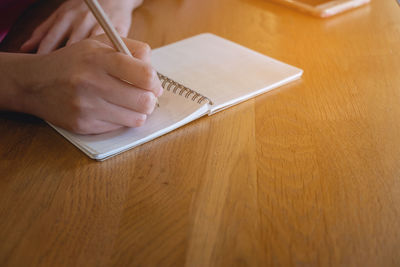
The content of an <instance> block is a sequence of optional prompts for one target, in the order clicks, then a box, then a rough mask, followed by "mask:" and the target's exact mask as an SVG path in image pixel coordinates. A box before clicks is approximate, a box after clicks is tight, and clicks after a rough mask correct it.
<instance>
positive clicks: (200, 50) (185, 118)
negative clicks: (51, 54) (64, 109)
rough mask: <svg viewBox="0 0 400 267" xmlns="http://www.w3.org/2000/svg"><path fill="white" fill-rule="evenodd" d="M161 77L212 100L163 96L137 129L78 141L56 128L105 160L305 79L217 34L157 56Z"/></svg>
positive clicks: (82, 137)
mask: <svg viewBox="0 0 400 267" xmlns="http://www.w3.org/2000/svg"><path fill="white" fill-rule="evenodd" d="M152 64H153V67H154V68H155V69H156V70H157V71H158V72H159V73H161V74H163V75H165V76H167V77H169V78H170V79H172V80H174V81H176V82H178V83H180V84H183V85H184V86H186V87H188V88H190V89H192V90H194V91H196V92H198V93H200V94H202V95H204V96H206V97H208V98H209V99H210V100H211V101H212V102H213V104H212V105H210V104H208V103H202V104H198V103H196V102H193V101H191V100H190V99H187V98H185V97H183V96H180V95H177V94H174V93H173V92H170V91H167V90H164V94H163V95H162V96H161V97H160V99H159V102H160V108H157V109H156V110H155V111H154V112H153V114H152V115H150V116H149V118H148V120H147V121H146V123H145V125H144V126H142V127H139V128H124V129H120V130H117V131H114V132H110V133H106V134H100V135H77V134H72V133H70V132H68V131H65V130H63V129H61V128H58V127H55V126H53V125H52V127H54V128H55V129H56V130H57V131H58V132H59V133H60V134H62V135H63V136H64V137H65V138H67V139H68V140H69V141H70V142H72V143H73V144H74V145H76V146H77V147H78V148H79V149H81V150H82V151H83V152H84V153H85V154H87V155H88V156H89V157H91V158H93V159H96V160H104V159H106V158H108V157H111V156H114V155H116V154H119V153H121V152H123V151H126V150H128V149H131V148H133V147H136V146H138V145H140V144H143V143H145V142H148V141H150V140H152V139H154V138H157V137H159V136H161V135H163V134H166V133H168V132H170V131H172V130H174V129H176V128H178V127H181V126H183V125H184V124H186V123H189V122H190V121H193V120H195V119H197V118H199V117H201V116H203V115H206V114H208V115H211V114H214V113H216V112H218V111H220V110H222V109H225V108H228V107H230V106H232V105H235V104H237V103H240V102H242V101H245V100H247V99H249V98H252V97H254V96H256V95H259V94H261V93H265V92H267V91H269V90H271V89H273V88H276V87H278V86H280V85H283V84H286V83H288V82H290V81H293V80H295V79H298V78H299V77H301V75H302V73H303V71H302V70H301V69H298V68H296V67H293V66H290V65H287V64H285V63H282V62H280V61H277V60H275V59H272V58H270V57H267V56H265V55H263V54H260V53H258V52H255V51H253V50H250V49H248V48H245V47H243V46H240V45H238V44H236V43H234V42H231V41H228V40H226V39H223V38H221V37H218V36H216V35H213V34H209V33H205V34H200V35H197V36H194V37H191V38H188V39H184V40H182V41H179V42H176V43H173V44H170V45H167V46H164V47H161V48H158V49H155V50H153V54H152Z"/></svg>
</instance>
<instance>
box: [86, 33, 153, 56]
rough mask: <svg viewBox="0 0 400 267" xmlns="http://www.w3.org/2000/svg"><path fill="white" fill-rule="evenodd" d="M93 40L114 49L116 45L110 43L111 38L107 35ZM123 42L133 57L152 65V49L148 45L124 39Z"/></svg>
mask: <svg viewBox="0 0 400 267" xmlns="http://www.w3.org/2000/svg"><path fill="white" fill-rule="evenodd" d="M93 39H95V40H97V41H100V42H102V43H105V44H107V45H109V46H110V47H112V48H114V45H113V43H112V42H111V41H110V38H108V37H107V35H105V34H102V35H99V36H96V37H93ZM122 41H123V42H124V43H125V45H126V46H127V47H128V49H129V51H130V52H131V53H132V56H133V57H135V58H138V59H140V60H143V61H145V62H148V63H150V61H151V47H150V46H149V45H148V44H146V43H143V42H140V41H136V40H132V39H128V38H122Z"/></svg>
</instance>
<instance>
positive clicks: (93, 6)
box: [85, 0, 160, 107]
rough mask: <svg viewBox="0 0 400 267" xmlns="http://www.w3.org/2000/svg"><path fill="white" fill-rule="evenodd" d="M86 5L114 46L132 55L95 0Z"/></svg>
mask: <svg viewBox="0 0 400 267" xmlns="http://www.w3.org/2000/svg"><path fill="white" fill-rule="evenodd" d="M85 3H86V5H87V6H88V7H89V9H90V11H91V12H92V13H93V15H94V16H95V18H96V20H97V22H98V23H99V24H100V26H101V27H102V28H103V30H104V32H105V33H106V35H107V36H108V38H109V39H110V40H111V42H112V43H113V45H114V46H115V48H116V49H117V50H118V51H119V52H121V53H124V54H126V55H128V56H130V57H133V56H132V54H131V52H130V51H129V49H128V47H126V45H125V43H124V41H122V39H121V37H120V36H119V34H118V32H117V31H116V30H115V28H114V26H113V25H112V24H111V21H110V19H109V18H108V16H107V14H106V13H105V12H104V10H103V8H102V7H101V6H100V4H99V2H97V0H85ZM156 106H157V107H159V106H160V105H159V103H158V100H157V103H156Z"/></svg>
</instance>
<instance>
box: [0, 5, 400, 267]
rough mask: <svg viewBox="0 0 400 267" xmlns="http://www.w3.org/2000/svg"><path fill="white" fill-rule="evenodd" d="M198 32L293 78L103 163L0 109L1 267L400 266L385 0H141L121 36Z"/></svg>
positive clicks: (167, 37)
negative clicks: (350, 2) (332, 8)
mask: <svg viewBox="0 0 400 267" xmlns="http://www.w3.org/2000/svg"><path fill="white" fill-rule="evenodd" d="M58 2H60V1H58ZM53 5H54V4H53ZM43 6H45V5H41V6H40V4H38V5H37V6H36V7H34V8H32V9H31V10H30V11H29V12H28V13H27V14H26V15H25V16H24V17H25V20H24V19H22V22H19V24H17V26H16V27H17V28H18V27H19V28H20V29H22V28H24V29H26V30H25V32H26V34H25V35H24V37H21V35H20V33H18V34H11V36H9V38H8V40H7V42H6V44H5V45H4V46H5V47H7V46H8V49H11V48H12V47H16V45H17V44H19V43H21V42H22V41H23V39H24V38H26V37H27V36H28V35H29V34H30V31H31V30H32V29H33V28H34V25H32V24H26V20H27V19H26V18H38V17H39V20H42V19H43V18H44V15H43V14H45V13H46V12H47V13H48V12H50V11H51V10H50V11H49V9H47V10H45V9H43ZM44 10H45V11H44ZM47 13H46V14H47ZM37 20H38V19H37ZM26 26H28V28H26ZM202 32H212V33H215V34H218V35H220V36H222V37H225V38H228V39H231V40H233V41H235V42H237V43H240V44H242V45H245V46H247V47H250V48H252V49H254V50H256V51H259V52H261V53H264V54H266V55H269V56H271V57H274V58H277V59H279V60H282V61H284V62H287V63H289V64H292V65H295V66H298V67H301V68H302V69H304V71H305V72H304V76H303V78H302V80H300V81H298V82H295V83H292V84H290V85H287V86H284V87H281V88H279V89H276V90H274V91H272V92H270V93H267V94H265V95H262V96H260V97H257V98H256V99H253V100H250V101H247V102H245V103H243V104H240V105H238V106H236V107H233V108H230V109H228V110H226V111H224V112H221V113H219V114H217V115H214V116H212V117H207V118H202V119H200V120H198V121H196V122H193V123H191V124H189V125H187V126H185V127H183V128H181V129H178V130H176V131H174V132H172V133H170V134H168V135H166V136H164V137H161V138H159V139H157V140H154V141H152V142H150V143H147V144H145V145H142V146H140V147H138V148H135V149H133V150H131V151H128V152H126V153H124V154H122V155H120V156H117V157H115V158H112V159H109V160H107V161H105V162H101V163H99V162H95V161H92V160H90V159H88V158H87V157H86V156H85V155H84V154H83V153H81V152H80V151H79V150H77V149H76V148H75V147H74V146H72V145H71V144H69V143H68V142H67V141H66V140H65V139H64V138H62V137H61V136H60V135H58V134H57V133H56V132H55V131H54V130H52V129H51V128H50V127H49V126H47V125H46V124H45V123H44V122H42V121H40V120H38V119H35V118H32V117H29V116H28V117H27V116H20V115H15V114H10V113H2V114H1V116H0V140H1V141H0V153H1V159H0V241H1V242H0V266H269V265H271V266H399V264H400V105H399V103H400V52H399V51H400V8H399V7H398V6H397V4H396V2H395V0H390V1H389V0H385V1H383V0H372V3H371V4H370V5H368V6H365V7H362V8H359V9H357V10H354V11H352V12H349V13H346V14H343V15H340V16H337V17H334V18H331V19H325V20H323V19H318V18H314V17H310V16H308V15H303V14H301V13H298V12H296V11H292V10H290V9H287V8H285V7H281V6H278V5H276V4H271V3H269V2H268V1H265V0H201V1H196V0H185V1H183V0H146V1H145V3H144V5H143V6H142V7H141V8H140V9H138V10H137V11H135V12H134V15H133V27H132V29H131V32H130V37H132V38H136V39H139V40H142V41H146V42H148V43H149V44H150V45H151V46H152V47H159V46H162V45H165V44H168V43H171V42H174V41H177V40H180V39H183V38H186V37H189V36H192V35H195V34H198V33H202ZM12 44H14V45H15V46H14V45H12ZM11 50H12V49H11Z"/></svg>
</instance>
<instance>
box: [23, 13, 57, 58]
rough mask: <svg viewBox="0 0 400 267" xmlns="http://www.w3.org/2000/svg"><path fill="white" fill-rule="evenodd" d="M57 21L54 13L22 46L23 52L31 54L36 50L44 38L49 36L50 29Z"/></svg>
mask: <svg viewBox="0 0 400 267" xmlns="http://www.w3.org/2000/svg"><path fill="white" fill-rule="evenodd" d="M55 19H56V14H55V13H53V14H52V15H51V16H50V17H49V18H48V19H47V20H45V21H44V22H43V23H42V24H40V25H39V26H38V27H37V28H36V29H35V31H34V32H33V34H32V36H31V37H30V38H29V39H28V40H27V41H26V42H25V43H24V44H23V45H22V46H21V51H22V52H31V51H33V50H35V49H36V48H37V47H38V45H39V43H40V41H41V40H42V39H43V37H44V36H45V35H46V34H47V32H48V31H49V29H50V27H51V26H52V25H53V23H54V20H55Z"/></svg>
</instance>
